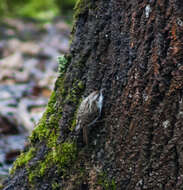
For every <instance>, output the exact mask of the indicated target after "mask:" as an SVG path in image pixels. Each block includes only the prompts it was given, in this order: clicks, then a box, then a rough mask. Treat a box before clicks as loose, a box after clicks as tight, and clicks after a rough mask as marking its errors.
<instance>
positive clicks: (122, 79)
mask: <svg viewBox="0 0 183 190" xmlns="http://www.w3.org/2000/svg"><path fill="white" fill-rule="evenodd" d="M182 13H183V2H182V1H181V0H151V1H146V0H139V1H137V0H123V1H122V0H87V1H86V0H80V2H78V4H77V6H76V22H75V26H74V27H73V39H72V44H71V47H70V53H69V54H68V55H67V56H66V59H67V67H66V69H65V70H64V73H61V74H60V76H59V77H58V79H57V82H56V84H55V89H54V92H53V95H52V98H51V99H50V103H49V104H48V108H47V111H46V113H45V114H44V116H43V118H42V120H41V121H40V123H39V124H38V126H37V127H36V129H35V131H34V132H33V134H32V136H31V137H30V143H29V146H28V147H27V149H26V150H25V152H24V153H23V154H22V155H21V156H20V158H19V159H18V161H16V162H15V164H14V165H15V166H14V169H13V171H12V172H11V175H10V176H9V178H8V179H7V180H6V181H5V182H4V190H28V189H34V190H44V189H45V190H52V189H53V190H55V189H63V190H85V189H86V190H87V189H91V190H92V189H97V190H100V189H101V190H102V189H104V190H106V189H107V190H145V189H153V190H172V189H173V190H181V189H183V138H182V137H183V99H182V97H183V91H182V90H183V43H182V42H183V14H182ZM101 88H104V89H105V93H104V104H103V110H102V115H101V117H100V119H99V120H98V121H97V123H96V124H95V125H93V126H92V129H91V130H90V133H89V136H88V138H89V145H88V146H85V145H84V144H83V143H82V133H81V134H80V136H81V137H78V139H77V142H76V141H74V140H73V137H72V136H73V133H74V130H73V129H74V127H75V124H76V121H75V120H76V114H77V108H78V105H79V104H80V102H81V100H82V97H86V96H88V95H89V94H90V93H91V92H93V91H94V90H100V89H101Z"/></svg>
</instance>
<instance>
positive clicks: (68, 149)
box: [28, 142, 77, 183]
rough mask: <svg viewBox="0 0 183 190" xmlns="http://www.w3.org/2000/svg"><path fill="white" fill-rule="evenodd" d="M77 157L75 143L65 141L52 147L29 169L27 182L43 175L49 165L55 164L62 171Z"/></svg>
mask: <svg viewBox="0 0 183 190" xmlns="http://www.w3.org/2000/svg"><path fill="white" fill-rule="evenodd" d="M76 158H77V148H76V144H75V143H70V142H65V143H62V144H60V145H57V146H55V147H52V148H51V149H50V151H49V153H48V154H47V155H46V157H45V159H44V160H42V161H39V163H38V164H36V166H35V167H34V168H30V169H28V170H29V182H31V183H32V182H33V181H34V179H35V178H36V177H43V176H44V175H45V174H46V171H48V170H49V169H50V168H51V167H54V166H56V167H57V170H58V171H62V172H63V173H65V172H66V170H68V168H69V167H71V166H72V164H73V163H74V161H75V160H76Z"/></svg>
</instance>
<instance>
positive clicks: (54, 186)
mask: <svg viewBox="0 0 183 190" xmlns="http://www.w3.org/2000/svg"><path fill="white" fill-rule="evenodd" d="M59 187H60V185H59V183H57V182H55V183H52V189H53V190H56V189H59Z"/></svg>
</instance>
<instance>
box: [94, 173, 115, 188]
mask: <svg viewBox="0 0 183 190" xmlns="http://www.w3.org/2000/svg"><path fill="white" fill-rule="evenodd" d="M98 184H99V185H101V186H102V187H103V188H104V189H105V190H116V189H117V188H116V183H115V180H114V179H108V177H107V174H106V173H103V172H102V173H100V174H99V176H98Z"/></svg>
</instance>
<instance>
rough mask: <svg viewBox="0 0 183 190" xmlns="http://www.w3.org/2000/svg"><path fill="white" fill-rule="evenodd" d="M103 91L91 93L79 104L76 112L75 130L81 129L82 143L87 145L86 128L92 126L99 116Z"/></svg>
mask: <svg viewBox="0 0 183 190" xmlns="http://www.w3.org/2000/svg"><path fill="white" fill-rule="evenodd" d="M102 92H103V89H101V90H100V91H98V90H97V91H94V92H92V93H91V94H90V95H89V96H88V97H86V98H85V99H84V100H83V101H82V102H81V104H80V106H79V109H78V112H77V119H76V122H77V125H76V128H75V130H76V131H78V130H80V129H83V141H84V143H85V144H88V128H89V127H90V126H91V125H93V124H94V123H95V122H96V121H97V119H98V118H99V117H100V115H101V111H102V106H103V99H104V97H103V94H102Z"/></svg>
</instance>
